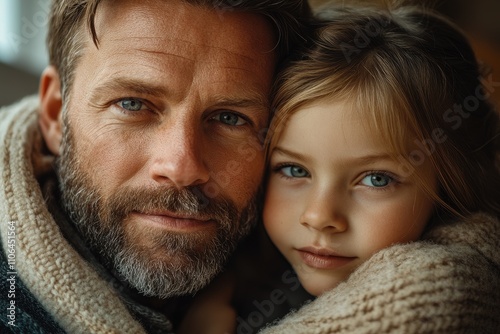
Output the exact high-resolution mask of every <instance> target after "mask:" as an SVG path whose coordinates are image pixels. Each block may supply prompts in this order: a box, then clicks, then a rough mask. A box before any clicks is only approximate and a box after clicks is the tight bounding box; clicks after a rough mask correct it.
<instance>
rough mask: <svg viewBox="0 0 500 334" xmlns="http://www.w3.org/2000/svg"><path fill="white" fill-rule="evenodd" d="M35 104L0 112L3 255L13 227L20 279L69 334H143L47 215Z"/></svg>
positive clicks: (43, 161) (45, 164) (46, 164)
mask: <svg viewBox="0 0 500 334" xmlns="http://www.w3.org/2000/svg"><path fill="white" fill-rule="evenodd" d="M37 106H38V100H37V99H36V98H33V97H31V98H27V99H25V100H23V101H21V102H20V103H18V104H17V105H15V106H13V107H9V108H7V109H0V142H1V143H2V146H1V148H0V177H1V179H0V183H1V184H0V234H1V237H2V245H3V247H4V252H7V240H8V237H7V234H8V223H9V222H14V223H15V226H16V229H15V242H16V248H15V262H16V268H17V273H18V276H19V278H21V279H22V280H23V282H24V283H25V284H26V285H27V286H28V287H29V288H30V291H31V293H32V294H33V295H34V296H35V297H36V298H37V300H39V301H40V302H41V304H42V305H43V306H44V308H45V309H46V310H47V311H48V312H49V313H51V314H52V315H53V317H54V318H55V320H56V321H57V322H58V323H59V325H60V326H61V327H62V328H63V329H64V330H65V331H66V332H68V333H82V334H89V333H131V334H132V333H133V334H139V333H144V330H143V328H142V326H141V325H140V324H139V323H138V322H137V321H136V320H134V319H133V318H132V316H131V315H130V313H129V312H128V310H127V308H126V306H125V305H124V304H123V303H122V302H121V300H120V298H119V296H118V295H117V294H116V293H115V292H114V291H113V290H112V289H111V288H110V287H109V286H108V283H107V282H106V281H104V280H103V279H101V278H100V277H99V275H98V274H97V273H96V272H95V271H94V270H93V269H92V268H91V267H90V266H89V265H88V264H87V262H85V260H84V259H82V258H81V257H80V256H79V255H78V253H77V252H76V251H75V250H74V249H73V248H72V247H71V246H70V245H69V244H68V242H67V241H66V240H65V239H64V237H63V236H62V234H61V232H60V231H59V227H58V225H57V224H56V223H55V222H54V220H53V218H52V216H51V215H50V213H49V212H48V210H47V208H46V205H45V201H44V199H43V197H42V193H41V190H40V186H39V184H38V182H37V179H36V176H37V175H40V174H42V173H44V172H46V171H47V170H49V169H50V168H51V160H50V159H47V155H43V154H40V150H41V143H42V138H41V135H40V132H39V130H38V126H37V115H36V112H35V111H36V109H37Z"/></svg>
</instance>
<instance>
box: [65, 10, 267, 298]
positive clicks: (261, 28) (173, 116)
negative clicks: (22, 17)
mask: <svg viewBox="0 0 500 334" xmlns="http://www.w3.org/2000/svg"><path fill="white" fill-rule="evenodd" d="M96 30H97V34H98V38H99V48H98V49H97V48H96V47H95V46H94V45H93V44H92V43H91V42H90V39H88V40H87V43H86V48H85V49H84V54H83V55H82V58H81V59H80V61H79V63H78V65H77V67H76V70H75V78H74V83H73V86H72V89H71V93H70V99H69V102H68V104H67V112H66V115H65V116H64V121H63V125H64V126H63V129H64V130H63V141H62V144H61V156H60V159H58V173H59V179H60V181H61V189H62V193H63V202H64V205H65V208H66V210H67V211H68V213H69V214H70V216H71V218H72V219H73V220H74V221H75V223H76V224H77V226H78V227H79V228H80V230H81V231H82V233H83V235H84V237H85V238H86V240H87V242H89V243H90V244H91V247H92V248H93V249H94V251H96V252H99V253H100V256H102V257H103V259H104V260H105V261H106V262H107V263H108V265H109V266H111V269H112V270H114V271H116V273H117V274H118V275H119V276H121V277H122V279H124V280H126V281H128V282H129V283H130V284H131V285H132V286H134V287H135V288H137V289H138V290H139V291H140V292H142V293H143V294H146V295H155V296H160V297H168V296H171V295H177V294H183V293H188V292H192V291H195V290H197V289H199V288H201V287H202V286H203V285H204V284H206V283H207V282H208V281H209V280H210V278H212V277H213V276H214V275H215V274H216V273H217V272H218V271H219V270H220V268H221V266H222V264H223V263H224V261H225V260H226V259H227V256H228V255H229V253H230V252H231V251H232V250H233V248H234V245H235V244H236V242H237V241H238V240H239V238H240V237H241V236H242V235H243V234H244V233H246V231H247V230H248V225H249V224H250V223H249V221H251V220H252V218H253V217H254V216H255V209H254V205H253V204H254V201H255V195H256V192H257V190H258V187H259V183H260V180H261V177H262V171H263V156H262V155H263V154H262V150H261V147H260V143H259V131H260V130H261V129H263V128H265V126H266V125H267V121H268V116H269V114H268V109H267V94H268V92H269V89H270V85H271V80H272V75H273V72H274V66H275V54H274V53H273V52H272V50H273V48H274V37H273V35H272V31H271V28H270V25H269V24H268V23H267V22H266V21H265V20H264V19H263V18H261V17H257V16H253V15H250V14H243V13H236V12H227V11H226V12H217V11H215V10H211V9H207V8H201V7H194V6H191V5H188V4H185V3H182V2H180V1H148V2H138V1H131V0H130V1H122V2H120V4H119V5H118V6H116V7H114V8H112V7H111V5H109V4H107V3H104V4H102V5H100V7H99V9H98V14H97V17H96Z"/></svg>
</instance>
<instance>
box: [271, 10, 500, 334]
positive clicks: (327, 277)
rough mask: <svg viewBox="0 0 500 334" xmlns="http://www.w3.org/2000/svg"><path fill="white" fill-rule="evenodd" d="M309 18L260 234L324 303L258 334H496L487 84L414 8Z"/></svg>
mask: <svg viewBox="0 0 500 334" xmlns="http://www.w3.org/2000/svg"><path fill="white" fill-rule="evenodd" d="M319 19H320V21H321V23H320V24H319V27H318V28H317V30H316V33H315V37H314V38H313V40H312V41H311V43H310V45H309V46H308V47H307V48H306V49H304V50H303V51H302V52H299V53H298V56H297V57H296V60H293V61H291V62H290V64H289V65H288V66H287V67H286V68H285V69H284V71H283V72H282V73H281V74H280V76H279V78H278V81H277V89H276V92H275V99H274V110H276V114H275V115H274V118H273V121H272V124H271V127H270V131H269V140H268V143H267V148H268V161H269V170H268V178H267V190H266V197H265V204H264V212H263V220H264V226H265V228H266V231H267V233H268V234H269V237H270V238H271V240H272V241H273V243H274V244H275V245H276V247H277V248H278V249H279V250H280V252H281V253H282V254H283V255H284V257H285V258H286V259H287V260H288V261H289V263H290V264H291V266H292V267H293V269H294V271H295V272H296V273H297V276H298V278H299V280H300V282H301V284H302V286H303V287H304V288H305V289H306V290H307V291H308V292H309V293H310V294H312V295H314V296H320V297H319V298H317V299H316V300H315V301H313V302H312V303H310V304H309V305H307V306H304V307H303V308H301V309H300V310H299V311H297V312H295V313H292V314H291V315H290V316H288V317H285V318H284V319H283V320H282V321H281V322H280V323H279V324H277V325H275V326H274V327H269V328H267V329H266V330H264V333H320V332H321V333H334V332H335V333H337V332H339V333H344V332H345V333H351V332H353V331H357V332H363V333H382V332H384V333H385V332H405V333H407V332H411V333H416V332H446V333H449V332H453V331H458V330H461V331H466V332H467V331H469V332H470V331H473V332H498V331H499V330H500V314H499V311H498V309H499V306H500V292H499V291H500V256H499V255H498V251H497V245H498V242H499V240H500V227H499V226H500V225H499V222H498V218H499V214H500V202H499V201H500V174H499V169H498V155H499V154H498V153H499V117H498V114H497V113H496V112H495V111H494V110H493V108H492V107H491V106H490V104H489V103H488V96H489V94H490V93H491V90H492V89H493V88H494V86H489V87H488V86H483V85H482V82H491V81H492V80H491V75H490V76H489V77H488V76H486V77H482V76H481V74H480V71H479V68H478V64H477V61H476V59H475V57H474V54H473V51H472V50H471V48H470V46H469V44H468V42H467V40H466V39H465V37H464V36H463V35H462V34H461V33H460V32H459V31H458V29H457V28H455V27H454V26H453V25H452V24H451V23H449V22H447V21H446V20H444V19H443V18H441V17H439V16H437V15H435V14H432V13H430V12H428V11H425V10H422V9H420V8H417V7H409V6H394V7H393V8H391V9H389V10H381V9H380V8H373V7H369V6H367V5H364V6H356V5H349V6H345V5H342V6H337V7H330V8H329V9H328V10H324V11H323V12H321V14H320V16H319Z"/></svg>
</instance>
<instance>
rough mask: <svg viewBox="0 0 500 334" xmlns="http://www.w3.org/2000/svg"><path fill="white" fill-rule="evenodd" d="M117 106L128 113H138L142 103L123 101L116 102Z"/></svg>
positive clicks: (138, 101) (137, 100)
mask: <svg viewBox="0 0 500 334" xmlns="http://www.w3.org/2000/svg"><path fill="white" fill-rule="evenodd" d="M118 105H119V106H120V107H122V108H123V109H125V110H128V111H139V110H141V109H142V107H143V105H144V103H143V102H142V101H141V100H139V99H132V98H130V99H123V100H120V101H119V102H118Z"/></svg>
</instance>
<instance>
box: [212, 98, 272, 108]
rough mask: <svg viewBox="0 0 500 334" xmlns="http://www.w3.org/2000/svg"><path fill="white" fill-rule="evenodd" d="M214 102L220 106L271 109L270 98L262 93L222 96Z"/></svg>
mask: <svg viewBox="0 0 500 334" xmlns="http://www.w3.org/2000/svg"><path fill="white" fill-rule="evenodd" d="M214 104H215V105H216V106H218V107H237V108H257V109H262V110H265V111H266V112H267V110H268V109H269V101H268V99H267V98H265V97H263V96H262V95H261V94H246V96H242V97H227V96H220V97H216V98H215V103H214Z"/></svg>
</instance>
